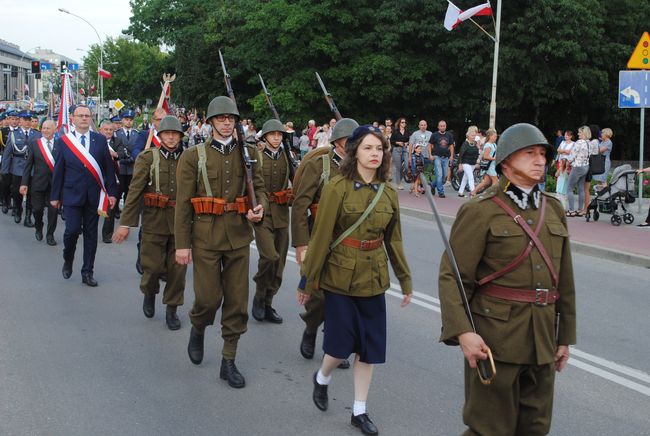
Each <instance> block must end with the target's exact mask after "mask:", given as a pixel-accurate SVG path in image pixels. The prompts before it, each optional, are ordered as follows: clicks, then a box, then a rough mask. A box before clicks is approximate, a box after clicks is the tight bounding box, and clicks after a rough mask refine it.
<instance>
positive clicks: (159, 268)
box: [113, 116, 187, 330]
mask: <svg viewBox="0 0 650 436" xmlns="http://www.w3.org/2000/svg"><path fill="white" fill-rule="evenodd" d="M158 135H159V137H160V143H161V147H160V149H158V148H155V147H152V148H149V149H147V150H145V151H143V152H142V153H140V154H139V155H138V158H137V159H136V161H135V169H134V171H133V179H132V180H131V187H130V192H129V196H128V197H127V200H126V204H125V205H124V210H123V212H122V218H121V220H120V228H119V229H118V230H117V231H116V232H115V234H114V238H113V239H114V240H115V242H116V243H118V244H120V243H122V242H123V241H124V240H125V239H126V238H127V237H128V235H129V227H137V225H138V221H139V215H140V205H141V204H142V200H143V198H144V212H143V214H142V228H143V230H142V244H141V264H142V269H143V270H144V274H142V279H141V280H140V290H141V291H142V293H143V294H144V302H143V304H142V310H143V312H144V315H145V316H146V317H147V318H152V317H153V316H154V314H155V308H156V294H157V293H158V292H159V290H160V282H159V279H160V276H161V275H162V274H163V272H164V273H166V275H167V282H166V284H165V291H164V293H163V304H166V305H167V311H166V315H165V321H166V323H167V327H168V328H169V329H170V330H178V329H180V328H181V322H180V319H179V318H178V315H177V314H176V308H177V307H178V306H181V305H182V304H183V293H184V291H185V272H186V270H187V266H186V265H181V264H178V263H176V257H175V252H176V248H175V243H174V208H175V206H176V192H177V189H176V167H177V165H178V160H179V158H180V156H181V153H182V152H183V150H182V148H181V138H182V137H183V130H182V128H181V124H180V122H179V121H178V119H177V118H176V117H174V116H167V117H165V118H164V119H163V120H162V121H161V122H160V130H159V131H158Z"/></svg>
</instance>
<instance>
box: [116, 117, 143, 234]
mask: <svg viewBox="0 0 650 436" xmlns="http://www.w3.org/2000/svg"><path fill="white" fill-rule="evenodd" d="M134 116H135V113H134V112H133V111H132V110H131V109H128V110H126V111H124V113H123V114H122V127H121V128H120V129H118V130H116V131H115V144H116V147H117V155H118V159H119V162H120V175H119V179H120V188H121V192H122V193H123V195H124V203H125V204H126V196H127V194H128V192H129V186H130V185H131V178H132V177H133V164H134V162H135V158H136V157H137V153H136V151H135V149H136V143H137V142H138V135H139V134H140V132H139V131H138V130H136V129H134V128H133V117H134ZM109 239H110V238H109Z"/></svg>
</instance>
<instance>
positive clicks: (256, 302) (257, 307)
mask: <svg viewBox="0 0 650 436" xmlns="http://www.w3.org/2000/svg"><path fill="white" fill-rule="evenodd" d="M251 313H252V315H253V318H255V319H256V320H257V321H264V315H265V313H264V298H260V297H257V296H256V297H254V298H253V310H251Z"/></svg>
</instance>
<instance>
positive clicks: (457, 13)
mask: <svg viewBox="0 0 650 436" xmlns="http://www.w3.org/2000/svg"><path fill="white" fill-rule="evenodd" d="M484 15H492V6H491V5H490V2H487V3H483V4H480V5H478V6H474V7H473V8H469V9H468V10H466V11H462V10H460V9H459V8H458V6H456V5H455V4H453V3H452V2H449V6H448V7H447V14H446V15H445V29H447V30H449V31H451V30H452V29H455V28H456V26H458V25H459V24H460V23H462V22H463V21H465V20H468V19H470V18H471V17H474V16H484Z"/></svg>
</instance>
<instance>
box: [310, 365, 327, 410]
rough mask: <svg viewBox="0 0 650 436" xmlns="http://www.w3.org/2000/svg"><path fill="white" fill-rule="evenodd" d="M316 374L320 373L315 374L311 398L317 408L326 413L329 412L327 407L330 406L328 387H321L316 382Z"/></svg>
mask: <svg viewBox="0 0 650 436" xmlns="http://www.w3.org/2000/svg"><path fill="white" fill-rule="evenodd" d="M316 374H318V371H316V372H315V373H314V391H313V393H312V395H311V398H312V399H313V400H314V404H315V405H316V407H318V408H319V409H320V410H322V411H325V410H327V406H328V405H329V399H328V396H327V385H321V384H319V383H318V382H317V381H316Z"/></svg>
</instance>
